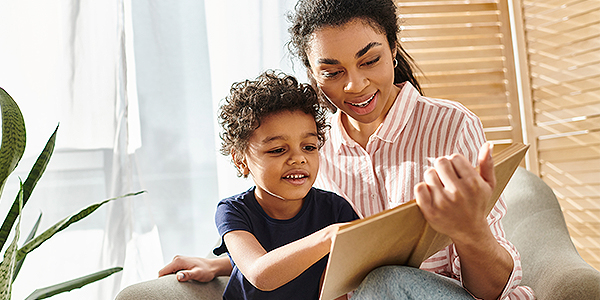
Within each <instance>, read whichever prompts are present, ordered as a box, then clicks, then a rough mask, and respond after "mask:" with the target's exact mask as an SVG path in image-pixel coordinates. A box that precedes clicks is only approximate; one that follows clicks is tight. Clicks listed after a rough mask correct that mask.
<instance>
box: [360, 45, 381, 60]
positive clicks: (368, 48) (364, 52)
mask: <svg viewBox="0 0 600 300" xmlns="http://www.w3.org/2000/svg"><path fill="white" fill-rule="evenodd" d="M375 46H381V43H379V42H370V43H368V44H367V45H366V46H365V47H364V48H362V49H360V50H358V52H356V54H355V55H354V57H355V58H360V57H361V56H363V55H365V54H366V53H367V52H369V50H371V48H373V47H375Z"/></svg>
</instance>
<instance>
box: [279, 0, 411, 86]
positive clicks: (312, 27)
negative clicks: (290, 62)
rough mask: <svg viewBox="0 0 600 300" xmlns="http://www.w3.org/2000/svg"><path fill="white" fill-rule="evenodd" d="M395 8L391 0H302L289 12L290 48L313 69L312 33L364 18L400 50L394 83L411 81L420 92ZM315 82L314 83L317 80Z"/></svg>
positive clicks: (391, 47)
mask: <svg viewBox="0 0 600 300" xmlns="http://www.w3.org/2000/svg"><path fill="white" fill-rule="evenodd" d="M396 11H397V6H396V4H395V3H394V2H393V1H392V0H300V1H298V3H297V4H296V7H295V12H292V13H290V14H288V19H289V21H290V22H291V23H292V24H291V26H290V28H289V29H288V31H289V33H290V35H291V39H290V41H289V42H288V44H287V46H288V49H289V50H290V52H291V53H292V54H293V55H295V56H296V57H298V58H299V59H300V61H302V63H303V64H304V65H305V66H306V68H307V69H308V70H310V61H309V60H308V54H307V50H308V43H309V42H310V39H311V35H312V33H313V32H315V31H316V30H319V29H321V28H323V27H327V26H331V27H338V26H342V25H344V24H347V23H348V22H350V21H352V20H356V19H359V20H363V21H365V22H367V23H368V24H370V25H371V26H372V27H373V29H374V30H376V31H377V32H381V33H384V34H385V35H386V37H387V41H388V43H389V46H390V49H392V50H393V49H394V47H396V49H397V52H396V57H395V58H396V60H397V61H398V64H397V66H396V67H395V68H394V83H396V84H397V83H402V82H405V81H409V82H410V83H411V84H412V85H413V86H414V87H415V88H416V89H417V90H419V92H421V86H420V85H419V83H418V82H417V79H416V78H415V76H414V74H413V73H414V72H413V68H414V67H416V65H415V63H414V61H413V59H412V58H411V57H410V55H409V54H408V53H407V52H406V51H405V50H404V48H402V46H401V45H400V42H399V41H398V33H400V26H399V20H398V15H397V13H396ZM309 78H312V76H309ZM311 81H312V80H311ZM312 83H313V85H314V84H315V83H314V81H312Z"/></svg>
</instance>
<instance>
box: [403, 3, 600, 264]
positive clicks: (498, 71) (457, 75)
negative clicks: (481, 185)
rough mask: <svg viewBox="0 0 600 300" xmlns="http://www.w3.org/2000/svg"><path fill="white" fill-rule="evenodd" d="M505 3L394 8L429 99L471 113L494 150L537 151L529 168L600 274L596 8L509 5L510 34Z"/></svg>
mask: <svg viewBox="0 0 600 300" xmlns="http://www.w3.org/2000/svg"><path fill="white" fill-rule="evenodd" d="M508 1H510V0H465V1H458V0H456V1H454V0H412V1H404V0H402V1H400V0H398V1H397V2H396V4H397V5H398V7H399V14H400V18H401V21H402V28H403V30H402V32H401V34H400V41H401V43H402V44H403V46H404V47H405V48H406V50H407V52H408V53H409V54H410V55H411V56H412V57H413V58H414V59H415V61H416V63H417V65H418V66H419V67H420V69H421V72H420V73H419V74H418V75H417V77H418V80H419V82H420V83H421V84H422V88H423V91H424V93H425V95H426V96H429V97H435V98H443V99H450V100H455V101H458V102H461V103H462V104H464V105H465V106H467V107H468V108H469V109H471V110H472V111H473V112H475V113H476V114H477V115H478V116H479V117H480V119H481V120H482V123H483V126H484V130H485V132H486V136H487V139H488V140H491V141H493V142H494V143H495V144H496V145H497V146H496V149H502V147H503V146H505V145H508V144H510V143H512V142H514V141H523V140H524V139H525V142H526V143H529V144H531V146H532V147H531V148H530V151H529V152H530V153H528V155H529V156H530V164H529V166H528V168H529V169H530V170H531V171H532V172H534V173H538V174H539V175H540V177H542V179H543V180H544V181H545V182H546V183H548V185H550V186H551V187H552V188H553V190H554V191H555V194H556V195H557V197H558V198H559V201H560V203H561V206H562V208H563V212H564V215H565V219H566V221H567V226H568V228H569V231H570V234H571V237H572V239H573V242H574V244H575V245H576V247H577V249H578V251H579V253H580V254H581V256H582V257H583V258H584V259H585V260H586V261H587V262H588V263H590V264H591V265H592V266H594V267H595V268H596V269H599V270H600V258H599V256H600V1H598V0H513V3H515V6H516V8H515V11H514V12H513V13H514V15H515V18H517V20H516V21H515V27H514V28H515V29H516V32H512V33H511V31H510V28H511V27H510V20H509V11H508V9H509V6H508ZM521 1H522V2H521ZM511 35H515V40H516V41H517V43H518V45H519V47H517V48H518V51H517V52H518V53H519V54H520V58H519V61H518V62H519V64H516V63H515V59H514V56H513V45H512V38H513V36H511ZM519 43H520V44H519ZM517 65H518V66H520V68H519V69H518V70H516V68H515V66H517ZM516 72H519V75H520V76H521V81H520V83H521V86H522V91H523V92H522V94H521V95H522V98H521V100H522V102H521V104H522V106H521V107H519V99H518V90H517V88H518V87H517V79H516V78H518V77H517V73H516ZM520 112H523V113H521V114H520ZM523 114H524V119H523V120H521V115H523ZM521 124H523V125H521ZM523 127H524V129H525V130H524V131H523V130H522V129H523ZM523 132H525V133H526V134H527V136H526V137H525V138H524V136H523Z"/></svg>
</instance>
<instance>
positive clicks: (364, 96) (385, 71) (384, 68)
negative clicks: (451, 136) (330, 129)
mask: <svg viewBox="0 0 600 300" xmlns="http://www.w3.org/2000/svg"><path fill="white" fill-rule="evenodd" d="M307 55H308V59H309V62H310V72H311V74H312V76H313V78H314V79H315V81H316V82H317V85H318V86H319V87H320V88H321V90H322V91H323V92H324V93H325V95H326V96H327V98H328V99H329V100H330V101H331V102H332V103H333V104H334V105H335V106H336V107H337V108H339V109H340V110H341V111H342V112H344V113H345V114H347V115H348V116H349V117H351V118H352V119H354V120H356V121H358V122H359V123H364V124H370V123H373V122H376V121H378V122H379V123H381V122H382V121H383V119H384V118H385V115H386V114H387V112H388V111H389V109H390V107H391V106H392V104H393V103H394V100H395V98H396V96H397V94H398V90H399V89H398V88H397V87H396V86H395V85H394V63H393V59H394V56H395V53H392V50H391V49H390V46H389V44H388V41H387V38H386V36H385V33H383V32H379V31H378V30H375V29H374V28H373V27H372V26H371V25H369V24H368V23H367V22H364V21H362V20H354V21H350V22H348V23H346V24H344V25H342V26H337V27H331V26H328V27H324V28H322V29H319V30H317V31H315V32H314V33H313V34H312V35H311V40H310V41H309V43H308V48H307Z"/></svg>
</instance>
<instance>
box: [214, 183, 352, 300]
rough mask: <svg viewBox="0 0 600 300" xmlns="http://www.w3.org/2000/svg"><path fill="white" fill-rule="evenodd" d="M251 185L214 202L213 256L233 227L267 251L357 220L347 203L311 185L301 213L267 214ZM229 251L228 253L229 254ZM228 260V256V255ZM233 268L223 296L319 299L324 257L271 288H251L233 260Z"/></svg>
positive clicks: (219, 252) (219, 251) (230, 297)
mask: <svg viewBox="0 0 600 300" xmlns="http://www.w3.org/2000/svg"><path fill="white" fill-rule="evenodd" d="M254 189H255V188H254V187H253V188H251V189H249V190H248V191H246V192H244V193H241V194H239V195H236V196H233V197H229V198H226V199H223V200H221V201H220V202H219V204H218V205H217V212H216V216H215V222H216V223H217V229H218V230H219V234H220V235H221V241H222V242H221V246H220V247H218V248H216V249H215V250H214V251H213V252H214V253H215V254H216V255H220V254H222V253H225V252H227V247H226V245H225V242H223V240H222V239H223V236H224V235H225V234H226V233H228V232H230V231H234V230H244V231H248V232H250V233H252V234H253V235H254V236H255V237H256V239H257V240H258V242H259V243H260V244H261V245H262V246H263V248H264V249H265V250H266V251H267V252H269V251H271V250H273V249H275V248H278V247H281V246H283V245H286V244H289V243H291V242H293V241H295V240H298V239H301V238H303V237H306V236H308V235H310V234H312V233H314V232H316V231H319V230H321V229H323V228H325V227H327V226H329V225H331V224H334V223H342V222H349V221H352V220H355V219H358V215H357V214H356V213H355V212H354V210H353V209H352V207H351V206H350V204H349V203H348V202H347V201H346V200H345V199H344V198H342V197H340V196H338V195H337V194H334V193H332V192H326V191H323V190H319V189H316V188H311V189H310V191H309V192H308V194H307V195H306V197H305V198H304V204H303V205H302V208H301V209H300V212H298V214H297V215H296V216H294V217H293V218H291V219H288V220H277V219H273V218H271V217H269V216H268V215H267V213H266V212H265V211H264V210H263V209H262V207H261V206H260V205H259V204H258V202H257V201H256V198H255V197H254ZM228 254H229V253H228ZM230 259H231V256H230ZM232 265H233V271H232V273H231V277H230V279H229V283H228V284H227V287H226V288H225V292H224V293H223V299H302V300H305V299H318V298H319V284H320V281H321V275H322V273H323V271H324V270H325V266H326V265H327V256H325V257H324V258H322V259H321V260H319V261H318V262H317V263H315V264H314V265H312V266H311V267H310V268H308V269H307V270H306V271H304V272H303V273H302V274H300V275H299V276H298V277H296V278H294V279H293V280H292V281H290V282H288V283H286V284H285V285H283V286H281V287H279V288H277V289H275V290H273V291H261V290H259V289H257V288H256V287H254V286H253V285H252V284H251V283H250V282H249V281H248V280H246V278H245V277H244V275H243V274H242V273H241V272H240V270H239V269H238V268H237V267H236V266H235V262H233V261H232Z"/></svg>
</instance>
